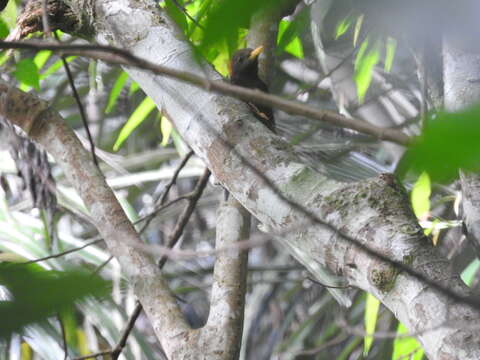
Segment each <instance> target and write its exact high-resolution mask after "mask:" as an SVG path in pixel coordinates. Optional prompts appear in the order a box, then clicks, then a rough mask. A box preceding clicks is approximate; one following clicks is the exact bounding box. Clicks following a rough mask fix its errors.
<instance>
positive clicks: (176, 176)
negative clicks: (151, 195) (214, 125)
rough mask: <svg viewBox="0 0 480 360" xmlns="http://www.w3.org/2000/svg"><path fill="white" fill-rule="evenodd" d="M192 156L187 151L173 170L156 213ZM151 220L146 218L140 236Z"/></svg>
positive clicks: (191, 152)
mask: <svg viewBox="0 0 480 360" xmlns="http://www.w3.org/2000/svg"><path fill="white" fill-rule="evenodd" d="M193 154H194V152H193V151H189V152H188V153H187V154H186V155H185V156H184V157H183V159H182V161H181V162H180V164H179V165H178V167H177V168H176V169H175V172H174V173H173V176H172V178H171V179H170V181H169V182H168V184H167V186H165V190H164V191H163V194H162V196H161V197H160V200H159V204H160V208H159V209H157V210H156V211H160V209H163V208H164V207H163V205H164V203H165V201H166V199H167V196H168V194H169V193H170V189H171V188H172V186H173V184H175V183H176V182H177V178H178V175H179V174H180V171H182V169H183V168H184V167H185V165H186V164H187V162H188V160H190V158H191V157H192V155H193ZM152 219H153V216H150V217H149V218H147V220H146V222H145V224H144V225H143V227H142V228H141V229H140V234H141V233H143V232H144V231H145V229H146V228H147V227H148V225H150V222H151V221H152Z"/></svg>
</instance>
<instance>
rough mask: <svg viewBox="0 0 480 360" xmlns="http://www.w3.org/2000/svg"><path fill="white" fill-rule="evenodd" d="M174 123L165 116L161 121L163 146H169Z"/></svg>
mask: <svg viewBox="0 0 480 360" xmlns="http://www.w3.org/2000/svg"><path fill="white" fill-rule="evenodd" d="M172 129H173V126H172V123H171V122H170V120H168V119H167V118H166V117H165V116H162V118H161V119H160V131H161V132H162V144H161V145H162V146H164V147H165V146H167V145H168V141H169V140H170V135H171V134H172Z"/></svg>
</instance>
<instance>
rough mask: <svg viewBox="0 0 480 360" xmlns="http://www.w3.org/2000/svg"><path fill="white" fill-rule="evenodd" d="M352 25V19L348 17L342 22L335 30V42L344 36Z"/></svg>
mask: <svg viewBox="0 0 480 360" xmlns="http://www.w3.org/2000/svg"><path fill="white" fill-rule="evenodd" d="M351 25H352V19H350V17H346V18H345V19H343V20H342V21H340V22H339V23H338V24H337V27H336V29H335V40H336V39H338V38H339V37H340V36H342V35H344V34H345V33H346V32H347V31H348V29H349V28H350V26H351Z"/></svg>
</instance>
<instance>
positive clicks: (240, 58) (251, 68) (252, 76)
mask: <svg viewBox="0 0 480 360" xmlns="http://www.w3.org/2000/svg"><path fill="white" fill-rule="evenodd" d="M262 50H263V46H259V47H258V48H256V49H242V50H238V51H237V52H236V53H235V54H233V57H232V61H231V64H230V82H231V83H232V84H235V85H239V86H244V87H247V88H249V89H258V90H261V91H264V92H268V87H267V85H266V84H265V83H264V82H263V81H262V80H261V79H260V78H259V77H258V55H260V53H261V52H262ZM248 105H249V106H250V108H251V109H252V112H253V113H254V114H255V116H256V117H257V118H258V119H259V120H260V121H261V122H262V123H263V124H264V125H265V126H266V127H267V128H269V129H270V130H271V131H273V132H275V120H274V118H273V111H272V108H270V107H268V106H265V105H261V104H256V103H251V102H248Z"/></svg>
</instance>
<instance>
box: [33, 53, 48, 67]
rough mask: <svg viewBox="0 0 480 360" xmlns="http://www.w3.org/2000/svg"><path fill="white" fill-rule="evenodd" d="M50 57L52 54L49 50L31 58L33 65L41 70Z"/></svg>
mask: <svg viewBox="0 0 480 360" xmlns="http://www.w3.org/2000/svg"><path fill="white" fill-rule="evenodd" d="M51 55H52V52H51V51H50V50H42V51H39V52H38V53H37V55H35V57H34V58H33V62H34V63H35V65H37V68H38V69H41V68H42V67H43V66H44V65H45V63H46V62H47V61H48V59H49V58H50V56H51Z"/></svg>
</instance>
